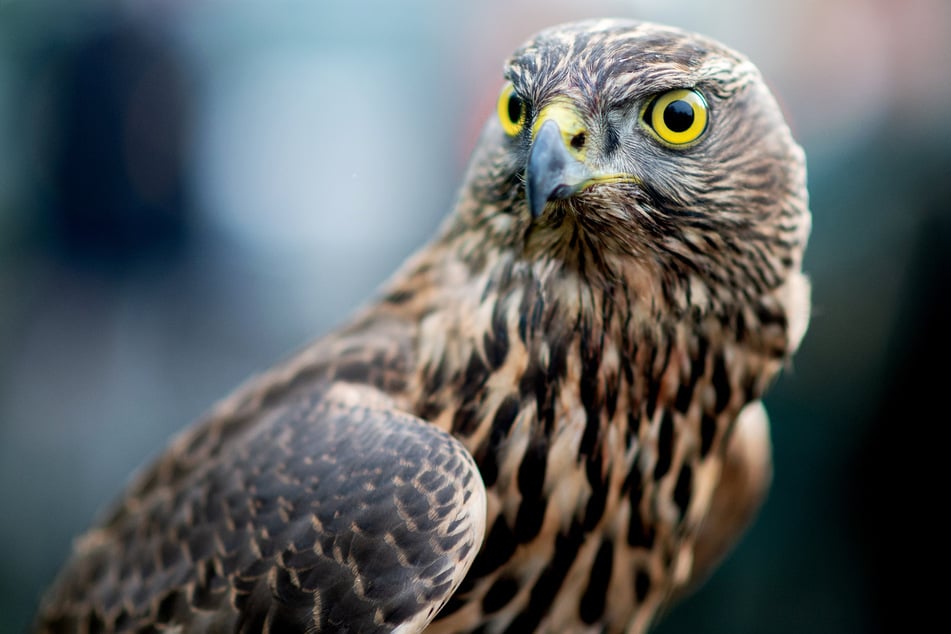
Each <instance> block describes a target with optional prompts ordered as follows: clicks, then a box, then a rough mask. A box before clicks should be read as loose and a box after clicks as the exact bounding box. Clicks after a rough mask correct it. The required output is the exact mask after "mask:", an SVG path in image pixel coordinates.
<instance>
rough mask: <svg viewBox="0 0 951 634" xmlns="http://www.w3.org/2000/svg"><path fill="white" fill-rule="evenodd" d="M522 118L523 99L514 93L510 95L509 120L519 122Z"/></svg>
mask: <svg viewBox="0 0 951 634" xmlns="http://www.w3.org/2000/svg"><path fill="white" fill-rule="evenodd" d="M521 120H522V100H521V99H519V98H518V97H516V96H515V95H512V96H511V97H509V121H511V122H512V123H518V122H519V121H521Z"/></svg>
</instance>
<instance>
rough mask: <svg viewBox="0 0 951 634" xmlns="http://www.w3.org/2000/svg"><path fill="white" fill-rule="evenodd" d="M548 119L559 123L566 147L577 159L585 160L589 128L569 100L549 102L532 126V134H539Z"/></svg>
mask: <svg viewBox="0 0 951 634" xmlns="http://www.w3.org/2000/svg"><path fill="white" fill-rule="evenodd" d="M546 121H554V122H555V123H556V124H557V125H558V130H559V131H560V132H561V138H562V140H563V141H564V143H565V148H566V149H567V150H568V152H569V153H570V154H571V155H572V156H574V157H575V158H576V159H577V160H579V161H583V160H584V155H585V149H586V148H587V143H586V142H585V135H586V134H587V130H586V129H585V126H584V121H583V120H582V118H581V115H580V114H579V113H578V111H577V110H575V108H574V107H573V106H572V105H571V104H570V103H568V102H567V101H555V102H553V103H550V104H548V105H547V106H545V107H544V108H542V110H541V112H539V113H538V117H537V118H536V119H535V124H534V125H533V126H532V136H535V135H536V134H538V131H539V130H540V129H541V127H542V124H544V123H545V122H546Z"/></svg>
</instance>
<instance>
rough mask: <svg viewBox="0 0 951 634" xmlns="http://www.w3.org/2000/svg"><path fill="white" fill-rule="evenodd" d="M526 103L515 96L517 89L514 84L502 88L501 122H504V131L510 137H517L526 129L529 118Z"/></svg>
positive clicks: (499, 105)
mask: <svg viewBox="0 0 951 634" xmlns="http://www.w3.org/2000/svg"><path fill="white" fill-rule="evenodd" d="M526 110H528V108H526V107H525V102H524V101H523V100H522V98H521V97H519V96H518V95H517V94H515V87H514V86H512V82H508V83H506V84H505V87H504V88H502V94H501V95H499V104H498V111H499V121H501V122H502V129H503V130H505V133H506V134H507V135H509V136H515V135H516V134H518V133H519V132H521V131H522V128H523V127H525V119H526V116H527V113H526Z"/></svg>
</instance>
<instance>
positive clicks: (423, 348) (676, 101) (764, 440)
mask: <svg viewBox="0 0 951 634" xmlns="http://www.w3.org/2000/svg"><path fill="white" fill-rule="evenodd" d="M505 74H506V78H507V80H508V81H509V82H511V86H510V88H507V89H506V91H505V92H503V96H502V98H501V102H500V108H499V113H498V116H497V117H493V118H492V120H490V122H489V123H488V124H487V126H486V128H485V130H484V132H483V135H482V138H481V140H480V142H479V145H478V147H477V148H476V151H475V154H474V157H473V159H472V163H471V166H470V168H469V171H468V173H467V175H466V180H465V183H464V184H463V187H462V189H461V192H460V195H459V199H458V202H457V204H456V207H455V210H454V211H453V213H452V214H451V215H450V216H449V218H448V219H447V221H446V223H445V224H444V226H443V227H442V229H441V230H440V231H439V232H438V234H437V236H436V237H435V239H434V240H433V241H432V242H431V243H430V244H429V245H427V246H426V247H424V248H423V249H422V250H421V251H419V253H417V254H416V255H415V256H414V257H412V258H411V259H410V260H409V261H408V262H407V263H406V264H405V265H404V266H403V268H402V269H401V270H400V271H399V272H398V273H397V274H396V275H395V276H394V277H393V279H392V280H391V281H390V282H388V283H387V285H386V286H385V287H384V290H383V292H382V293H381V295H380V297H379V298H378V299H377V300H375V301H374V302H372V303H370V304H369V305H368V306H367V307H366V308H365V309H363V310H362V311H361V312H360V313H358V314H357V315H355V316H354V317H353V318H352V320H351V321H350V322H349V323H348V324H347V325H346V326H345V327H343V328H341V329H340V330H338V331H336V332H333V333H331V334H329V335H327V336H325V337H323V338H322V339H320V340H318V341H317V342H315V343H314V344H313V345H311V346H309V347H308V348H306V349H304V350H303V351H301V352H300V353H299V354H298V355H296V356H295V357H293V358H291V359H289V360H287V361H286V362H284V363H282V364H280V365H278V366H277V367H276V368H274V369H273V370H271V371H269V372H267V373H266V374H263V375H261V376H258V377H256V378H254V379H253V380H252V381H250V382H248V383H247V384H246V385H245V386H243V387H242V388H241V389H239V390H238V391H237V392H236V393H235V394H233V395H232V396H230V397H229V398H228V399H226V400H224V401H223V402H222V403H221V404H219V405H218V407H216V408H215V409H214V411H212V412H211V413H210V415H209V416H208V417H206V418H205V419H204V420H202V421H199V422H198V423H197V424H195V425H194V426H192V427H191V428H189V429H188V430H186V431H185V432H184V433H183V434H182V435H181V436H180V437H179V438H178V439H177V440H176V441H175V442H174V443H173V444H172V445H171V446H170V448H169V449H168V450H167V452H166V453H165V454H164V455H163V456H162V457H161V458H160V459H159V460H158V461H157V462H156V463H155V464H154V465H152V466H151V467H149V468H148V469H146V470H145V471H144V472H143V473H142V474H141V475H140V476H139V477H138V479H137V480H136V481H135V482H134V483H133V484H132V486H131V487H130V488H129V490H128V491H126V493H125V495H124V496H123V497H122V498H121V500H120V501H119V502H118V504H117V505H116V506H115V507H114V509H113V510H112V511H111V512H110V513H109V514H108V515H107V516H106V517H105V518H104V520H103V521H102V522H101V523H100V524H99V525H98V526H97V527H95V528H93V529H92V530H91V531H90V532H89V533H87V534H86V535H85V536H84V537H82V538H81V539H80V540H79V541H78V542H77V546H76V548H75V552H74V554H73V557H72V558H71V560H70V561H69V562H68V563H67V565H66V567H65V568H64V570H63V571H62V572H61V574H60V576H59V577H58V579H57V580H56V582H55V583H54V585H53V587H52V588H51V589H50V591H49V592H48V593H47V594H46V596H45V598H44V600H43V602H42V605H41V607H40V611H39V615H38V618H37V623H36V629H37V631H44V632H46V631H48V632H59V631H107V632H108V631H118V630H131V629H136V630H138V629H146V630H148V629H171V630H172V631H185V632H195V631H208V630H215V631H220V630H234V631H242V632H244V631H247V632H251V631H254V632H257V631H311V632H312V631H353V632H382V631H400V632H407V631H418V630H421V629H423V628H426V631H427V632H429V631H431V632H455V631H473V630H477V629H478V630H479V631H486V632H502V631H512V632H526V631H543V632H581V631H598V632H600V631H607V632H620V631H629V632H643V631H645V630H646V629H647V628H648V627H649V626H650V624H651V622H652V619H654V617H655V615H656V614H657V613H658V610H660V609H661V608H662V607H664V606H666V605H668V604H670V602H672V601H673V600H674V599H676V598H677V597H679V596H681V595H682V594H683V593H684V592H686V591H688V590H689V588H691V587H693V586H694V585H696V584H697V583H699V582H700V581H702V580H703V579H704V578H705V577H706V576H707V575H708V574H709V573H710V572H711V571H712V570H713V568H714V567H715V565H716V564H717V562H718V561H719V560H720V559H721V558H722V557H723V556H724V554H725V553H726V552H727V551H728V550H729V548H731V547H732V545H733V544H734V543H735V541H736V539H737V538H738V536H739V535H740V534H741V533H742V531H743V530H744V529H745V527H746V526H747V524H748V523H749V522H750V520H751V518H752V517H753V516H754V514H755V512H756V510H757V508H758V507H759V504H760V502H761V501H762V498H763V496H764V495H765V492H766V489H767V488H768V484H769V478H770V472H771V467H770V455H769V452H770V442H769V429H768V423H767V418H766V412H765V409H764V408H763V407H762V404H761V401H760V399H761V397H762V395H763V393H764V391H765V390H766V389H767V387H768V386H769V384H770V383H771V382H772V381H773V379H774V377H775V376H776V374H777V373H778V372H779V371H780V370H781V368H782V367H783V365H784V364H785V363H786V362H787V361H788V360H789V359H790V357H791V355H792V354H793V353H794V351H795V350H796V348H797V346H798V344H799V341H800V339H801V338H802V336H803V334H804V332H805V330H806V325H807V322H808V315H809V286H808V283H807V281H806V278H805V277H804V276H803V274H802V273H801V271H800V268H801V261H802V255H803V250H804V248H805V244H806V240H807V236H808V233H809V226H810V214H809V210H808V201H807V194H806V184H805V166H804V158H803V154H802V151H801V150H800V148H799V146H798V145H796V143H795V142H794V141H793V139H792V137H791V135H790V133H789V130H788V128H787V126H786V124H785V123H784V121H783V118H782V115H781V113H780V111H779V108H778V107H777V105H776V103H775V101H774V99H773V97H772V96H771V95H770V93H769V91H768V90H767V88H766V87H765V85H764V83H763V81H762V79H761V78H760V75H759V73H758V72H757V70H756V69H755V67H754V66H753V65H752V64H751V63H750V62H749V61H748V60H746V59H745V58H743V57H742V56H740V55H738V54H737V53H734V52H732V51H730V50H729V49H727V48H725V47H723V46H722V45H720V44H718V43H716V42H714V41H712V40H709V39H707V38H704V37H701V36H697V35H694V34H689V33H685V32H682V31H679V30H676V29H671V28H667V27H662V26H658V25H653V24H647V23H636V22H626V21H618V20H605V21H592V22H583V23H576V24H568V25H562V26H558V27H554V28H552V29H549V30H547V31H544V32H542V33H541V34H539V35H538V36H536V37H535V38H534V39H532V40H531V41H530V42H528V43H527V44H526V45H525V46H524V47H523V48H521V49H519V50H518V51H516V53H515V54H514V56H513V57H512V58H511V60H510V61H509V62H508V64H507V65H506V71H505Z"/></svg>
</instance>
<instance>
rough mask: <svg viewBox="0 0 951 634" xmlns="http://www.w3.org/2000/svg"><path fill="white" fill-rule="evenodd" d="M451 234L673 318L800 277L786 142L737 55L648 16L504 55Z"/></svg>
mask: <svg viewBox="0 0 951 634" xmlns="http://www.w3.org/2000/svg"><path fill="white" fill-rule="evenodd" d="M505 80H506V83H505V85H504V88H503V89H502V92H501V95H500V97H499V101H498V108H497V112H496V113H495V115H494V116H493V117H492V118H491V120H490V121H489V123H488V125H487V126H486V128H485V130H484V132H483V135H482V137H481V140H480V143H479V146H478V148H477V150H476V153H475V157H474V159H473V162H472V165H471V167H470V172H469V175H468V180H467V185H466V186H465V187H464V188H463V193H462V197H461V200H460V204H459V206H458V213H457V216H456V221H455V225H454V229H455V230H454V231H451V235H457V236H462V235H465V234H467V233H470V235H471V232H472V231H476V232H477V233H478V235H479V239H478V240H477V241H476V242H477V243H478V244H477V245H472V246H471V247H470V248H469V251H468V252H469V253H470V254H471V255H472V256H473V257H472V260H471V261H472V262H473V263H475V265H476V266H480V265H484V264H486V263H487V262H488V261H490V260H491V258H486V257H484V256H485V250H486V249H500V250H502V251H504V252H507V253H510V254H513V257H516V258H526V259H528V260H531V261H534V262H536V263H540V264H541V265H543V266H546V267H547V270H549V271H552V272H556V273H564V274H571V275H574V274H577V275H578V276H579V277H580V278H583V279H585V280H587V281H589V282H591V283H593V284H597V285H599V286H602V287H606V286H607V287H610V286H613V285H620V284H624V285H627V286H628V287H633V288H634V289H635V290H636V291H637V292H638V293H639V294H640V296H642V297H649V298H650V301H651V302H652V303H654V304H655V305H656V306H662V307H664V310H666V311H669V312H673V313H675V314H676V315H677V316H682V315H683V314H685V313H686V312H698V313H703V314H706V313H708V312H710V311H714V312H715V311H718V310H724V309H728V307H730V306H735V305H737V304H738V303H742V304H749V303H750V302H751V301H752V300H753V299H755V298H758V297H762V296H764V295H767V294H769V293H771V292H773V291H775V290H776V289H779V288H781V287H782V286H783V285H784V283H785V282H786V281H787V279H788V278H790V277H791V276H794V274H796V273H797V272H798V271H799V268H800V265H801V258H802V253H803V250H804V248H805V243H806V239H807V236H808V233H809V226H810V214H809V209H808V200H807V193H806V183H805V163H804V155H803V152H802V150H801V148H800V147H799V146H798V145H797V144H796V143H795V141H794V140H793V138H792V136H791V134H790V131H789V129H788V127H787V125H786V123H785V121H784V119H783V116H782V113H781V111H780V108H779V107H778V105H777V103H776V100H775V99H774V98H773V96H772V95H771V93H770V91H769V90H768V89H767V87H766V85H765V83H764V82H763V80H762V78H761V76H760V74H759V72H758V71H757V69H756V68H755V67H754V66H753V64H752V63H751V62H750V61H748V60H747V59H746V58H744V57H743V56H741V55H739V54H738V53H735V52H733V51H731V50H729V49H727V48H725V47H724V46H723V45H721V44H718V43H716V42H714V41H713V40H710V39H707V38H704V37H701V36H698V35H695V34H692V33H687V32H684V31H680V30H677V29H673V28H669V27H662V26H657V25H653V24H647V23H639V22H630V21H620V20H603V21H588V22H581V23H573V24H570V25H562V26H557V27H553V28H551V29H547V30H545V31H542V32H541V33H540V34H538V35H537V36H536V37H534V38H533V39H532V40H530V41H529V42H528V43H526V44H525V45H524V46H522V47H521V48H520V49H519V50H517V51H516V52H515V54H514V55H513V56H512V57H511V59H510V60H509V61H508V63H507V64H506V66H505Z"/></svg>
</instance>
